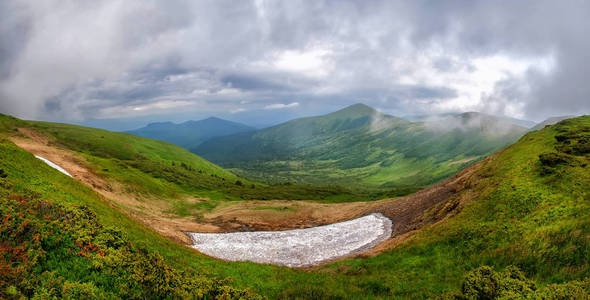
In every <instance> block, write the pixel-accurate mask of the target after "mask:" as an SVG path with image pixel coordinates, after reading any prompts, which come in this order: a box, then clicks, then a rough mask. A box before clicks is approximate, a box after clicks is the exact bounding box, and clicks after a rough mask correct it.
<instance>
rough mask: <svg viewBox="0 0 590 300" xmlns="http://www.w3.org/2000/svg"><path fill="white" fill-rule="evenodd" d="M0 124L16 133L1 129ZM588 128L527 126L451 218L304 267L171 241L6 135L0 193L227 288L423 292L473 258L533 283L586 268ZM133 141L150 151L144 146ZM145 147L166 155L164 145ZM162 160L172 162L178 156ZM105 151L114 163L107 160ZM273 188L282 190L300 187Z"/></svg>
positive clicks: (448, 283)
mask: <svg viewBox="0 0 590 300" xmlns="http://www.w3.org/2000/svg"><path fill="white" fill-rule="evenodd" d="M0 124H3V122H0ZM27 124H29V123H22V124H21V125H23V126H24V125H27ZM13 125H14V124H13ZM2 126H5V127H4V128H6V129H7V131H8V132H13V131H11V129H10V126H6V125H2ZM43 126H46V127H43ZM51 127H52V126H50V125H40V129H41V130H43V131H46V132H49V133H51V131H50V130H51ZM72 128H73V129H67V130H69V131H68V132H69V133H68V137H61V138H59V139H58V140H59V141H60V142H61V141H62V139H63V140H65V141H66V142H65V143H62V144H63V145H65V146H67V147H73V148H75V147H80V148H78V149H79V151H81V152H83V153H86V154H85V155H88V157H91V158H93V159H96V160H97V161H96V162H93V164H96V165H95V166H97V167H98V166H100V167H103V166H106V168H107V169H109V171H104V172H115V171H116V172H123V170H129V171H127V172H129V173H125V174H122V175H120V174H117V175H116V176H121V177H126V178H129V181H130V182H133V181H140V180H147V179H146V178H148V177H145V178H143V177H141V178H139V179H135V178H134V177H133V176H148V175H145V174H149V173H143V172H141V173H143V174H140V173H137V172H140V171H137V170H140V169H141V170H143V169H142V167H139V168H135V167H133V166H132V165H131V164H129V165H126V166H127V167H123V166H119V164H120V163H123V164H127V163H128V162H127V161H128V159H123V157H120V156H119V155H123V154H121V153H119V154H117V153H118V152H119V151H121V152H122V153H126V151H127V150H119V149H108V151H109V153H111V154H109V155H114V156H117V157H120V158H117V159H113V158H107V157H104V155H102V156H101V155H100V154H99V153H96V152H93V151H98V150H84V149H85V148H84V147H94V146H84V147H82V146H80V145H84V144H83V143H79V142H67V140H68V139H71V140H73V139H74V138H75V136H76V132H75V128H79V127H72ZM588 132H590V117H580V118H576V119H573V120H568V121H564V122H561V123H559V124H558V125H555V126H552V127H548V128H545V129H543V130H541V131H537V132H532V133H529V134H527V135H526V136H524V137H523V138H521V140H520V141H519V142H518V143H516V144H514V145H512V146H509V147H508V148H506V149H505V150H503V151H501V152H500V153H499V154H498V155H497V157H496V158H495V159H493V160H491V161H488V162H485V163H484V164H483V166H482V167H481V169H480V170H478V171H477V172H476V174H475V175H474V176H473V177H472V178H471V179H470V180H469V182H468V186H467V188H466V190H463V191H458V193H457V195H456V197H455V199H453V200H452V201H463V202H464V201H465V199H463V198H462V197H463V196H466V195H467V193H469V195H474V197H475V198H473V199H471V201H469V202H467V203H466V204H465V207H464V208H463V210H462V211H461V212H460V213H459V214H457V215H456V216H454V217H452V218H450V219H448V220H446V221H443V222H441V223H439V224H436V225H433V226H430V227H427V228H425V229H424V230H423V231H421V232H420V233H418V234H417V235H416V236H414V237H413V238H411V239H410V240H409V241H408V242H407V243H405V244H403V245H401V246H399V247H397V248H395V249H393V250H390V251H387V252H385V253H382V254H380V255H378V256H375V257H371V258H357V259H346V260H343V261H339V262H336V263H331V264H328V265H325V266H322V267H319V268H316V269H313V270H311V271H307V270H294V269H289V268H284V267H276V266H269V265H259V264H254V263H248V262H238V263H229V262H222V261H219V260H215V259H212V258H209V257H206V256H204V255H201V254H199V253H197V252H196V251H194V250H192V249H189V248H188V247H185V246H182V245H179V244H176V243H173V242H171V241H169V240H167V239H165V238H163V237H161V236H159V235H158V234H156V233H155V232H153V231H152V230H149V229H147V228H145V227H143V226H141V225H140V224H138V223H137V222H135V221H133V220H131V219H129V218H128V217H126V216H125V215H123V214H121V213H119V212H118V211H117V210H115V209H113V207H112V206H111V205H110V204H109V202H108V201H106V200H105V199H103V198H102V197H101V196H99V195H98V194H96V193H95V192H93V191H92V190H91V189H90V188H88V187H86V186H84V185H82V184H80V183H78V182H76V181H75V180H73V179H72V178H69V177H67V176H64V175H63V174H61V173H59V172H58V171H56V170H54V169H52V168H50V167H48V166H46V165H45V164H44V163H43V162H41V161H39V160H37V159H36V158H34V157H33V156H32V155H31V154H29V153H27V152H25V151H23V150H21V149H20V148H18V147H16V146H15V145H13V144H12V143H11V142H10V141H8V140H1V141H0V157H1V158H2V159H0V169H2V170H3V173H4V174H6V175H7V177H6V178H5V179H3V181H2V185H1V187H0V190H1V191H2V193H3V194H12V193H14V194H35V195H36V197H37V198H39V199H48V200H50V201H55V202H58V203H62V204H64V205H85V206H87V207H89V209H90V210H91V211H93V212H94V213H95V214H96V216H97V219H98V220H99V222H100V223H101V224H103V225H104V226H106V227H114V228H118V229H119V230H121V231H122V232H124V233H125V235H126V236H127V237H128V239H129V241H130V243H133V245H136V247H138V248H140V249H146V251H149V252H151V253H158V254H159V255H161V256H162V257H163V259H164V261H165V262H166V263H167V264H169V265H171V266H172V267H173V268H175V269H177V270H179V271H184V272H188V274H194V276H197V275H198V276H203V278H214V279H215V280H219V279H222V278H226V279H231V281H230V282H229V283H228V284H229V285H231V286H233V287H235V288H250V289H252V290H253V291H255V292H257V293H260V294H262V295H264V296H267V297H269V298H271V299H275V298H279V297H287V298H288V297H297V296H300V297H307V298H312V297H315V298H344V299H347V298H407V299H420V298H428V297H432V296H436V295H441V294H444V293H449V292H454V291H458V290H459V289H460V286H461V282H462V281H463V279H464V278H465V276H466V274H467V273H468V272H469V271H470V270H472V269H475V268H477V267H479V266H482V265H489V266H492V267H493V268H495V269H496V270H504V269H505V268H506V267H507V266H509V265H516V266H518V267H519V268H520V269H521V270H522V271H523V272H524V273H525V274H526V276H528V277H529V278H531V279H533V280H535V281H536V282H537V283H538V285H539V286H545V285H547V284H552V283H563V282H567V281H571V280H576V279H583V278H585V277H589V276H590V271H589V268H588V258H589V257H590V251H589V250H590V239H589V238H588V237H589V235H590V218H589V216H590V188H589V187H590V167H589V166H588V163H590V157H589V155H588V152H584V151H586V150H585V149H587V148H585V147H586V146H585V145H587V143H588V142H587V137H588ZM52 134H56V135H59V133H56V132H54V133H52ZM556 136H557V137H558V138H559V140H558V139H556ZM114 142H115V141H113V143H114ZM69 143H71V144H69ZM146 143H148V144H149V142H146ZM76 145H77V146H76ZM130 147H132V149H143V150H142V151H148V150H149V149H148V148H145V145H144V146H141V147H140V148H136V147H139V146H130ZM95 149H98V148H95ZM154 151H155V152H156V153H158V152H159V151H160V150H154ZM173 151H176V150H173ZM546 153H558V156H559V157H560V159H553V160H551V159H549V158H550V157H549V156H547V157H549V158H547V157H546V156H543V157H546V158H545V159H544V160H543V162H542V161H541V160H540V155H542V154H546ZM142 154H143V155H145V156H146V157H148V159H151V157H154V160H155V161H158V162H160V163H165V162H166V160H165V159H163V158H162V155H165V154H163V153H162V154H150V153H147V152H145V153H142ZM187 155H191V154H187ZM561 158H563V159H561ZM158 159H161V160H158ZM167 159H171V160H175V161H178V162H181V160H180V158H179V157H177V156H174V157H168V158H167ZM190 159H191V160H192V159H193V158H190ZM103 160H104V161H103ZM107 160H109V161H112V165H106V163H105V161H107ZM186 163H191V166H192V167H194V168H198V167H203V168H205V166H206V163H205V164H204V165H202V166H201V165H198V164H197V163H194V162H191V161H189V162H186ZM117 166H119V167H117ZM111 168H112V169H111ZM133 169H135V170H133ZM101 170H102V168H101ZM210 170H211V172H217V173H216V174H218V176H220V177H222V176H227V177H225V178H235V177H230V176H233V175H231V174H226V172H224V171H223V170H221V169H218V168H217V167H215V166H212V167H210ZM113 176H115V175H113ZM149 177H151V179H149V180H154V181H153V182H154V183H158V182H161V184H162V186H160V187H155V188H154V189H155V190H154V191H153V192H163V191H159V189H166V188H167V187H168V185H173V183H171V182H170V181H168V180H163V179H161V178H155V177H153V176H149ZM234 185H235V184H234ZM201 188H202V189H203V188H205V187H201ZM257 188H258V186H256V188H255V189H257ZM276 188H277V191H276V192H280V191H281V189H283V188H284V189H286V190H288V189H297V186H295V185H291V186H289V185H286V186H277V187H276ZM176 189H178V191H180V192H183V193H185V192H187V191H197V189H196V188H195V189H194V190H193V188H192V187H189V188H187V187H185V186H182V185H179V187H176ZM150 192H152V191H150ZM216 192H218V191H216ZM286 193H287V194H288V193H292V191H291V192H289V191H287V192H286ZM303 193H307V192H303ZM309 193H311V191H309ZM241 201H242V200H241ZM207 205H209V204H207ZM0 217H4V216H0ZM74 262H75V260H74V261H72V263H74ZM64 272H65V271H64ZM78 272H79V273H80V274H86V273H84V272H86V271H85V270H84V269H83V268H82V269H80V270H77V271H76V272H75V273H74V274H76V273H78ZM64 276H65V275H64ZM72 280H73V279H72ZM83 280H86V281H88V282H94V283H95V285H97V286H100V287H103V285H101V283H100V281H99V280H98V279H97V278H94V277H91V276H90V277H84V279H83ZM105 284H106V283H105ZM107 286H108V285H107ZM105 288H106V287H105Z"/></svg>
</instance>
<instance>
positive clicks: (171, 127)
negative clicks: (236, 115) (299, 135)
mask: <svg viewBox="0 0 590 300" xmlns="http://www.w3.org/2000/svg"><path fill="white" fill-rule="evenodd" d="M253 130H255V129H254V128H253V127H250V126H247V125H244V124H240V123H236V122H232V121H228V120H223V119H220V118H215V117H210V118H207V119H203V120H199V121H186V122H184V123H180V124H175V123H172V122H158V123H150V124H148V125H147V126H145V127H142V128H138V129H135V130H130V131H126V132H127V133H131V134H134V135H137V136H142V137H146V138H150V139H155V140H160V141H165V142H169V143H172V144H175V145H179V146H181V147H183V148H186V149H192V148H195V147H197V146H199V145H200V144H201V143H203V142H204V141H207V140H209V139H211V138H214V137H219V136H225V135H231V134H235V133H241V132H248V131H253Z"/></svg>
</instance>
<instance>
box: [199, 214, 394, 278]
mask: <svg viewBox="0 0 590 300" xmlns="http://www.w3.org/2000/svg"><path fill="white" fill-rule="evenodd" d="M391 226H392V223H391V220H389V219H388V218H386V217H384V216H383V215H381V214H378V213H375V214H370V215H367V216H364V217H361V218H357V219H354V220H350V221H346V222H341V223H334V224H330V225H326V226H318V227H313V228H306V229H295V230H286V231H256V232H231V233H195V232H187V234H188V235H189V236H190V237H191V238H192V240H193V242H194V244H193V245H191V247H193V248H196V249H197V250H199V251H200V252H202V253H204V254H207V255H210V256H213V257H216V258H220V259H223V260H228V261H252V262H257V263H269V264H275V265H282V266H288V267H306V266H312V265H317V264H320V263H322V262H325V261H329V260H333V259H335V258H339V257H344V256H348V255H351V254H355V253H360V252H363V251H366V250H368V249H370V248H372V247H374V246H376V245H377V244H379V243H380V242H382V241H384V240H386V239H387V238H389V237H390V236H391Z"/></svg>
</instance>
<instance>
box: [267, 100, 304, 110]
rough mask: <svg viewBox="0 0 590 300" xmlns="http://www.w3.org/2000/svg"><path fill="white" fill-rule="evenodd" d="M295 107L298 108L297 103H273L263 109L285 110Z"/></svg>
mask: <svg viewBox="0 0 590 300" xmlns="http://www.w3.org/2000/svg"><path fill="white" fill-rule="evenodd" d="M297 106H299V102H291V103H289V104H283V103H274V104H269V105H267V106H265V107H264V109H267V110H273V109H287V108H294V107H297Z"/></svg>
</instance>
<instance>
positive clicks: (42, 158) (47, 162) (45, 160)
mask: <svg viewBox="0 0 590 300" xmlns="http://www.w3.org/2000/svg"><path fill="white" fill-rule="evenodd" d="M35 157H36V158H38V159H40V160H42V161H44V162H45V163H46V164H48V165H49V166H50V167H52V168H54V169H56V170H58V171H60V172H62V173H64V174H66V175H68V176H70V177H72V174H70V173H69V172H68V171H66V170H64V169H63V168H62V167H60V166H58V165H56V164H54V163H53V162H52V161H50V160H48V159H47V158H44V157H41V156H39V155H35Z"/></svg>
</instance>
